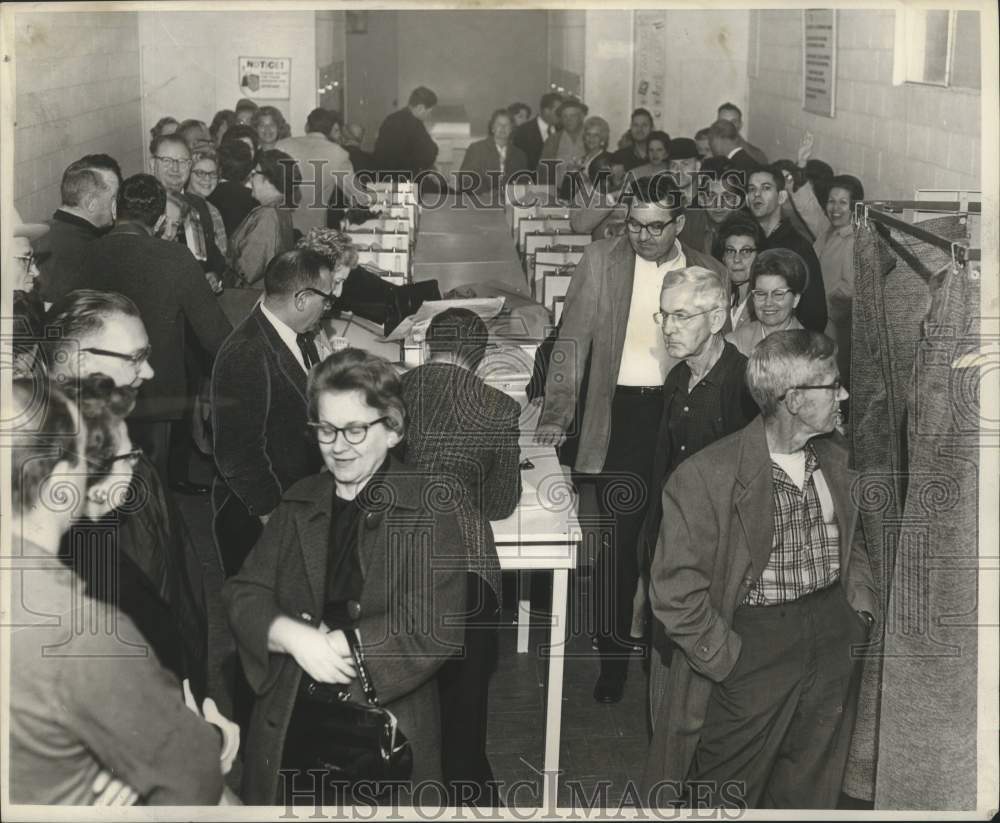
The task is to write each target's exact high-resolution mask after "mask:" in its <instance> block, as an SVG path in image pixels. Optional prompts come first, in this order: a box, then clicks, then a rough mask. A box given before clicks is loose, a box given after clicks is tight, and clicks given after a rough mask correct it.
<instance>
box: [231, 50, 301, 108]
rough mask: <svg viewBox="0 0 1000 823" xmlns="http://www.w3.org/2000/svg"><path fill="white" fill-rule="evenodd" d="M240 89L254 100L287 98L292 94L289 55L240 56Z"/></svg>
mask: <svg viewBox="0 0 1000 823" xmlns="http://www.w3.org/2000/svg"><path fill="white" fill-rule="evenodd" d="M237 77H238V79H239V84H240V91H241V92H243V94H245V95H246V96H247V97H250V98H252V99H254V100H288V99H289V98H290V97H291V96H292V60H291V58H290V57H240V58H239V71H238V75H237Z"/></svg>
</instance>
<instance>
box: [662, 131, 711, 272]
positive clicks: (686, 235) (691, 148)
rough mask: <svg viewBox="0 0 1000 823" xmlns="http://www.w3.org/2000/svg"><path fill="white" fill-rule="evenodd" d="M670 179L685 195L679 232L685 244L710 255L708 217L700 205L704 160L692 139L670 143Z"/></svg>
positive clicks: (681, 139) (676, 140)
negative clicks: (682, 225) (702, 164)
mask: <svg viewBox="0 0 1000 823" xmlns="http://www.w3.org/2000/svg"><path fill="white" fill-rule="evenodd" d="M669 163H670V177H671V180H672V182H673V184H674V185H675V186H677V188H678V189H680V191H681V192H682V193H683V195H684V206H685V211H684V216H685V218H686V219H685V220H684V229H683V230H682V231H681V233H680V239H681V242H682V243H687V245H689V246H693V247H694V248H696V249H699V250H701V251H704V252H705V253H706V254H711V249H710V248H708V249H706V248H704V242H705V232H706V230H707V228H708V217H707V216H706V214H705V210H704V209H703V208H702V207H701V204H700V203H699V202H698V171H699V170H700V169H701V158H700V157H699V156H698V144H697V143H695V142H694V140H692V139H691V138H690V137H675V138H673V139H672V140H671V141H670V161H669Z"/></svg>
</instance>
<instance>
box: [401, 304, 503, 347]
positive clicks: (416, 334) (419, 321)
mask: <svg viewBox="0 0 1000 823" xmlns="http://www.w3.org/2000/svg"><path fill="white" fill-rule="evenodd" d="M503 305H504V298H503V297H479V298H475V299H472V300H425V301H424V302H423V303H422V304H421V306H420V308H419V309H417V311H416V313H415V314H411V315H410V316H409V317H407V318H405V319H404V320H403V321H402V322H401V323H400V324H399V325H398V326H396V328H395V329H393V331H392V333H391V334H390V335H389V336H388V337H386V338H385V339H386V340H403V339H404V338H406V337H409V336H410V335H411V333H412V335H413V339H414V340H415V341H416V342H419V341H420V340H423V339H424V332H425V331H426V330H427V326H428V325H429V324H430V322H431V320H432V319H433V318H434V315H436V314H440V313H441V312H443V311H445V310H446V309H469V310H470V311H474V312H475V313H476V314H478V315H479V316H480V317H481V318H482V319H483V320H492V319H493V318H494V317H496V316H497V315H498V314H500V312H501V311H502V310H503Z"/></svg>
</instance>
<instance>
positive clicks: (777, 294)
mask: <svg viewBox="0 0 1000 823" xmlns="http://www.w3.org/2000/svg"><path fill="white" fill-rule="evenodd" d="M791 291H792V290H791V289H772V290H771V291H764V290H763V289H754V290H753V291H751V292H750V294H752V295H753V299H754V300H757V301H759V302H761V303H763V302H764V301H765V300H767V299H768V298H771V299H772V300H784V299H785V298H786V297H788V295H789V294H791Z"/></svg>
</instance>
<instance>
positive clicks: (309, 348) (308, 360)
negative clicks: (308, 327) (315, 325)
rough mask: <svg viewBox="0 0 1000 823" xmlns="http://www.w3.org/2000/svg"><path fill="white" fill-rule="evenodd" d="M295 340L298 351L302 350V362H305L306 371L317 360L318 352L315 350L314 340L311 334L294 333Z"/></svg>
mask: <svg viewBox="0 0 1000 823" xmlns="http://www.w3.org/2000/svg"><path fill="white" fill-rule="evenodd" d="M295 342H296V343H298V344H299V351H300V352H302V362H303V363H305V364H306V371H308V370H309V369H311V368H312V367H313V366H315V365H316V364H317V363H318V362H319V352H318V351H316V341H315V340H313V336H312V335H311V334H297V335H295Z"/></svg>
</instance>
